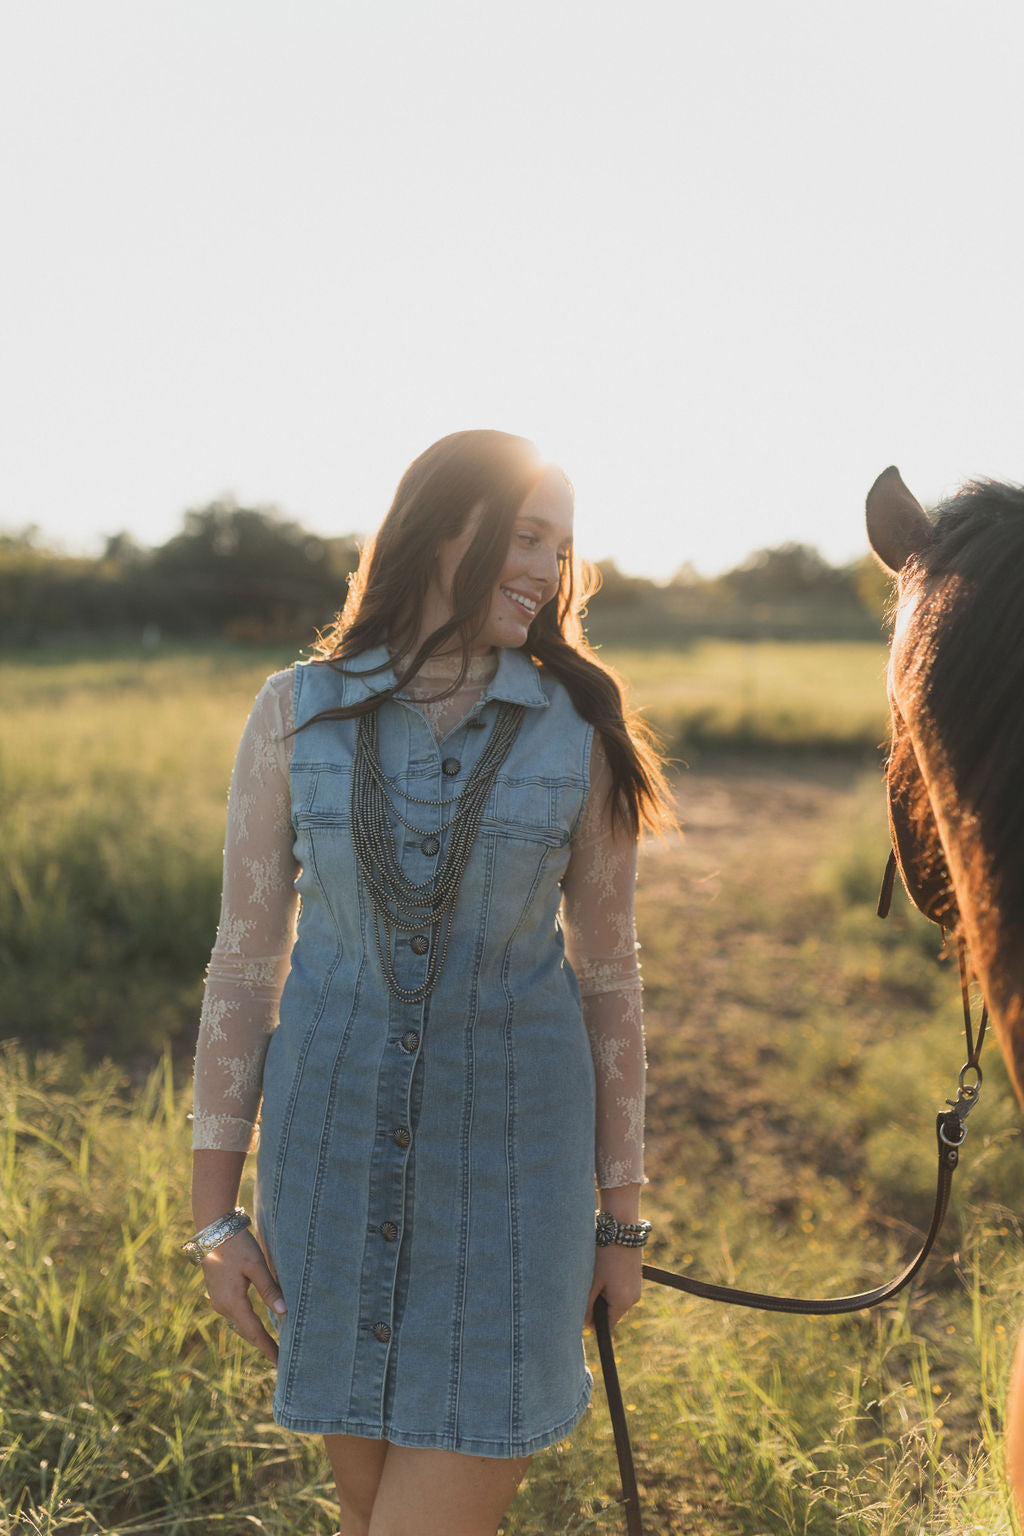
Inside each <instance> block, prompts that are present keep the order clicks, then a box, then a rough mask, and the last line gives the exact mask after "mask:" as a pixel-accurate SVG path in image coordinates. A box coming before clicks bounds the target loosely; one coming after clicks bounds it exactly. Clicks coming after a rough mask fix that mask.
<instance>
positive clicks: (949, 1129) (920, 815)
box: [594, 708, 988, 1536]
mask: <svg viewBox="0 0 1024 1536" xmlns="http://www.w3.org/2000/svg"><path fill="white" fill-rule="evenodd" d="M887 791H888V807H889V833H890V838H891V841H892V850H891V852H890V854H889V859H888V862H887V864H886V867H885V874H884V875H883V877H882V889H881V892H880V894H879V898H878V915H879V917H887V916H888V914H889V907H890V904H891V902H892V893H893V886H894V884H895V879H896V871H897V869H898V870H899V873H900V875H901V876H902V879H903V884H904V886H905V887H906V891H907V895H908V896H909V897H910V900H911V901H912V902H913V904H914V906H915V907H917V909H918V910H919V911H920V912H923V913H924V915H925V917H927V918H928V919H929V920H930V921H931V922H933V923H936V924H937V925H938V926H939V927H940V928H941V929H942V930H943V932H944V933H945V932H947V931H949V930H954V929H956V928H957V927H958V925H959V918H960V913H959V909H958V907H957V903H956V896H955V893H954V891H953V882H952V879H951V877H950V873H949V868H948V865H947V863H946V858H945V854H944V853H943V851H942V843H941V840H940V837H939V830H938V826H937V824H936V821H935V815H934V812H933V810H932V806H931V799H930V797H929V795H928V791H927V788H926V786H925V782H924V778H923V775H922V774H921V771H920V767H919V766H918V763H917V759H916V756H915V754H914V749H913V745H912V743H911V740H910V735H909V732H908V731H907V729H906V726H905V724H904V722H903V720H902V718H901V717H900V715H899V713H898V711H897V710H896V709H895V708H894V709H893V744H892V750H891V752H890V755H889V761H888V764H887ZM956 943H957V957H958V960H959V963H960V995H961V1000H962V1003H963V1013H964V1032H965V1035H966V1039H967V1060H966V1062H965V1063H964V1065H963V1067H962V1068H961V1069H960V1075H959V1078H958V1083H957V1094H956V1098H955V1099H947V1100H946V1104H947V1106H948V1107H947V1108H946V1109H945V1110H940V1111H939V1113H938V1115H937V1116H936V1121H935V1133H936V1141H937V1145H938V1176H937V1181H936V1189H935V1203H934V1205H933V1207H932V1219H931V1225H930V1227H929V1229H928V1233H927V1235H926V1237H925V1240H924V1242H923V1243H922V1245H921V1248H920V1250H919V1251H918V1253H917V1256H916V1257H915V1258H914V1259H912V1260H911V1261H910V1263H909V1264H908V1265H907V1266H906V1268H905V1269H904V1270H903V1271H902V1272H901V1273H900V1274H898V1275H897V1276H896V1277H895V1278H894V1279H892V1280H890V1281H888V1282H887V1283H886V1284H885V1285H879V1286H876V1288H875V1289H874V1290H872V1291H862V1292H860V1293H859V1294H857V1295H854V1296H834V1297H831V1298H819V1299H813V1298H809V1297H800V1296H772V1295H768V1294H765V1293H762V1292H759V1291H745V1290H742V1289H740V1288H739V1287H738V1286H729V1285H712V1284H710V1283H708V1282H707V1281H703V1280H696V1279H694V1278H693V1277H692V1276H690V1275H679V1274H676V1273H674V1272H673V1271H672V1270H667V1269H659V1268H657V1267H656V1266H655V1265H653V1264H645V1265H644V1266H643V1276H644V1279H645V1280H653V1281H654V1282H655V1283H656V1284H658V1285H665V1286H669V1287H671V1288H672V1289H673V1290H678V1291H686V1292H688V1293H689V1294H690V1295H692V1296H701V1297H704V1298H705V1299H706V1300H709V1301H724V1302H731V1303H732V1304H733V1305H735V1306H741V1307H754V1308H756V1309H757V1310H759V1311H765V1312H796V1313H802V1314H805V1315H813V1316H835V1315H836V1314H837V1313H844V1312H857V1311H862V1310H864V1309H865V1308H867V1307H874V1306H877V1305H878V1304H879V1302H882V1301H888V1300H889V1298H890V1297H892V1296H895V1295H896V1294H897V1293H898V1292H899V1291H901V1290H903V1288H904V1286H906V1285H908V1284H909V1282H910V1281H911V1280H912V1279H913V1278H914V1276H915V1275H916V1274H917V1272H918V1271H919V1270H920V1269H921V1267H922V1266H923V1264H924V1262H925V1260H926V1259H927V1257H928V1255H929V1253H930V1252H931V1250H932V1247H933V1245H934V1243H935V1239H936V1238H937V1237H938V1235H939V1230H940V1228H941V1226H942V1223H943V1220H944V1218H945V1215H946V1208H947V1206H948V1205H949V1197H950V1193H951V1190H952V1186H953V1174H954V1172H955V1170H956V1167H957V1164H958V1162H959V1160H960V1151H959V1149H960V1146H961V1144H962V1142H963V1140H964V1137H965V1136H966V1135H967V1126H966V1125H965V1124H964V1121H965V1120H966V1119H967V1116H968V1115H969V1114H970V1112H971V1110H972V1109H973V1108H974V1106H975V1104H977V1102H978V1095H979V1092H980V1089H981V1067H980V1065H979V1058H980V1056H981V1048H982V1045H983V1043H984V1039H985V1029H986V1025H987V1023H988V1009H987V1007H984V1006H983V1007H982V1011H981V1017H980V1020H979V1023H978V1029H977V1035H976V1036H975V1032H974V1021H973V1015H972V1010H971V1000H970V990H969V977H968V966H967V952H966V948H965V946H964V941H963V939H962V937H961V936H960V935H959V933H958V934H957V938H956ZM972 1076H973V1080H971V1077H972ZM594 1331H595V1333H596V1334H597V1347H598V1352H599V1354H600V1358H601V1372H602V1375H603V1377H604V1385H605V1395H606V1397H607V1399H608V1411H609V1415H610V1417H611V1421H612V1430H613V1433H614V1436H615V1452H616V1456H617V1458H618V1463H619V1478H620V1481H621V1483H622V1497H623V1505H624V1510H625V1516H626V1531H627V1536H644V1533H643V1523H642V1517H641V1512H640V1494H639V1490H638V1488H637V1482H636V1471H635V1468H634V1466H633V1451H632V1446H631V1445H630V1440H629V1427H628V1425H627V1422H626V1413H625V1408H624V1406H623V1402H622V1389H621V1387H620V1385H619V1376H618V1369H617V1367H616V1364H615V1350H614V1346H613V1344H612V1336H611V1329H610V1327H609V1325H608V1304H607V1302H606V1301H605V1299H604V1297H603V1296H598V1297H597V1298H596V1299H595V1301H594Z"/></svg>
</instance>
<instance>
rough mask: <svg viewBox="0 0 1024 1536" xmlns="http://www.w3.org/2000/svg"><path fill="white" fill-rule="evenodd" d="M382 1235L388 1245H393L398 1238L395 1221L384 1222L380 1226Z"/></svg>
mask: <svg viewBox="0 0 1024 1536" xmlns="http://www.w3.org/2000/svg"><path fill="white" fill-rule="evenodd" d="M380 1235H381V1237H382V1238H383V1239H384V1241H385V1242H386V1243H393V1242H394V1241H395V1239H396V1237H397V1236H398V1228H397V1227H396V1226H395V1224H394V1222H393V1221H382V1222H381V1224H380Z"/></svg>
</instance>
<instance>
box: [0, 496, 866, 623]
mask: <svg viewBox="0 0 1024 1536" xmlns="http://www.w3.org/2000/svg"><path fill="white" fill-rule="evenodd" d="M358 558H359V543H358V540H357V538H356V537H355V535H352V534H348V535H345V536H343V537H340V538H322V537H320V536H319V535H316V534H312V533H310V532H309V531H308V530H307V529H305V528H303V527H302V526H301V524H299V523H297V522H295V521H294V520H292V519H290V518H288V517H287V516H285V515H283V514H282V513H281V512H280V511H278V510H277V509H275V508H273V507H242V506H238V505H237V504H236V503H235V502H234V501H232V500H230V499H228V498H224V499H221V500H218V501H214V502H211V503H210V504H209V505H207V506H205V507H201V508H198V509H194V510H191V511H188V512H186V513H185V516H184V520H183V524H182V527H181V530H180V532H178V533H177V534H175V535H174V536H173V537H172V538H170V539H168V540H167V542H166V543H165V544H161V545H159V546H157V547H153V548H147V547H144V546H142V545H140V544H138V543H137V542H136V541H135V540H134V539H133V538H132V537H131V535H130V534H127V533H119V534H115V535H113V536H111V537H109V538H108V539H107V541H106V546H105V548H104V550H103V552H102V553H101V554H100V555H98V556H96V557H85V556H70V555H65V554H61V553H59V552H57V551H54V550H52V549H49V548H47V547H46V546H45V545H44V544H43V543H42V541H41V540H40V538H39V535H38V531H37V530H35V529H34V528H29V529H25V530H22V531H21V532H18V533H7V534H2V533H0V644H2V645H5V646H9V647H10V646H37V645H41V644H45V643H46V642H47V641H48V640H50V639H51V638H59V637H67V636H69V635H74V636H79V637H93V636H95V637H109V638H133V637H134V638H136V639H141V640H143V641H145V642H146V643H148V644H157V643H159V642H160V640H162V639H163V638H164V637H168V638H179V639H180V638H192V639H202V638H212V637H219V638H224V639H228V640H233V641H236V642H240V643H275V644H276V643H278V642H282V641H283V642H289V643H294V644H296V645H300V644H306V643H308V641H309V640H310V639H311V638H312V636H313V634H314V632H315V630H316V629H317V628H318V627H322V626H324V625H325V624H327V623H329V622H330V620H331V618H332V617H333V616H334V614H335V612H336V611H337V610H338V608H340V607H341V606H342V604H343V602H344V598H345V590H346V583H347V580H348V577H349V575H350V573H351V572H352V571H354V570H355V568H356V564H357V562H358ZM599 566H600V569H601V573H602V578H603V579H602V586H601V589H600V591H599V592H598V593H597V595H596V596H595V597H594V598H593V599H592V602H591V608H590V614H589V618H588V630H589V632H590V634H591V637H592V638H593V639H595V640H598V641H601V640H607V641H629V640H632V641H634V642H636V643H650V642H654V641H661V642H664V641H666V640H672V639H683V638H685V637H686V636H688V635H692V636H695V635H700V634H705V635H706V634H717V635H722V636H723V637H734V638H735V637H740V638H743V637H746V636H756V635H773V636H776V637H778V638H789V637H792V638H801V637H808V638H826V637H829V636H836V637H839V636H848V637H857V636H861V635H864V636H869V635H870V636H875V635H877V634H878V632H879V625H880V622H881V617H882V612H883V609H884V606H885V601H886V598H887V595H888V583H887V582H886V581H885V580H884V579H883V577H882V575H881V573H880V572H878V570H877V569H876V567H875V566H874V564H873V562H871V561H870V559H868V558H865V559H864V560H862V561H858V562H855V563H853V564H851V565H846V566H833V565H830V564H829V563H828V562H827V561H826V560H825V559H824V558H823V557H822V556H821V555H820V554H819V553H818V551H817V550H816V549H814V548H812V547H810V546H808V545H805V544H784V545H781V546H778V547H776V548H773V549H764V550H759V551H756V552H755V553H754V554H752V555H750V556H748V557H747V559H746V560H744V561H742V562H741V563H740V564H739V565H737V566H736V567H735V568H734V569H733V570H731V571H727V572H726V573H725V574H723V575H721V576H717V577H714V578H705V577H702V576H700V575H698V574H697V572H696V571H694V570H693V569H692V567H689V566H687V567H684V568H683V569H682V570H680V571H678V572H677V573H676V574H675V575H674V576H673V577H672V578H671V580H669V581H667V582H663V583H662V582H655V581H652V580H650V579H649V578H647V577H642V576H629V575H626V574H625V573H624V572H622V571H620V570H619V569H618V567H617V566H616V565H615V564H614V562H612V561H601V562H599Z"/></svg>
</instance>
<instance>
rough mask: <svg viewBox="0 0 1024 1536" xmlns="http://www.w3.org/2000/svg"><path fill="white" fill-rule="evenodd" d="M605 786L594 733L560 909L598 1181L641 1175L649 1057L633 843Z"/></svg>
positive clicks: (604, 1185) (604, 764)
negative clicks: (578, 1014)
mask: <svg viewBox="0 0 1024 1536" xmlns="http://www.w3.org/2000/svg"><path fill="white" fill-rule="evenodd" d="M610 786H611V770H610V768H609V766H608V759H607V757H606V756H605V752H604V749H603V747H602V746H601V744H600V741H599V740H598V739H597V738H596V737H595V741H594V747H593V751H592V754H591V789H590V795H589V797H588V800H587V807H586V810H585V811H584V813H583V820H582V823H581V826H580V830H579V833H578V834H577V837H576V839H575V841H574V843H573V851H572V859H571V861H570V864H569V868H568V870H567V871H566V875H565V880H564V882H563V891H564V906H563V916H564V922H565V934H566V949H567V952H568V955H569V959H570V961H571V963H572V966H573V969H574V970H575V972H576V976H577V978H578V980H579V984H580V991H581V992H582V994H583V1017H584V1021H585V1023H586V1026H587V1033H588V1035H589V1037H590V1049H591V1052H592V1054H593V1057H594V1073H595V1078H596V1084H597V1127H596V1147H595V1166H596V1170H597V1182H598V1185H599V1187H600V1188H601V1189H614V1188H617V1187H618V1186H620V1185H622V1184H633V1183H641V1184H642V1183H643V1182H644V1173H643V1144H644V1081H645V1073H646V1065H647V1064H646V1059H645V1056H644V1034H643V1010H642V1008H641V1001H640V968H639V965H638V964H637V953H636V952H637V944H636V933H635V930H634V927H633V892H634V887H635V885H636V865H637V845H636V838H635V837H634V836H633V835H632V833H631V832H629V831H628V830H627V829H624V828H621V827H619V826H618V825H616V826H615V827H614V828H613V827H612V823H611V817H610V813H609V809H608V791H609V789H610Z"/></svg>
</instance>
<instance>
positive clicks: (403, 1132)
mask: <svg viewBox="0 0 1024 1536" xmlns="http://www.w3.org/2000/svg"><path fill="white" fill-rule="evenodd" d="M391 1140H392V1141H393V1142H394V1144H395V1146H396V1147H409V1146H411V1145H412V1132H411V1131H410V1130H409V1127H408V1126H407V1125H400V1126H399V1127H398V1129H397V1130H396V1131H392V1132H391Z"/></svg>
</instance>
